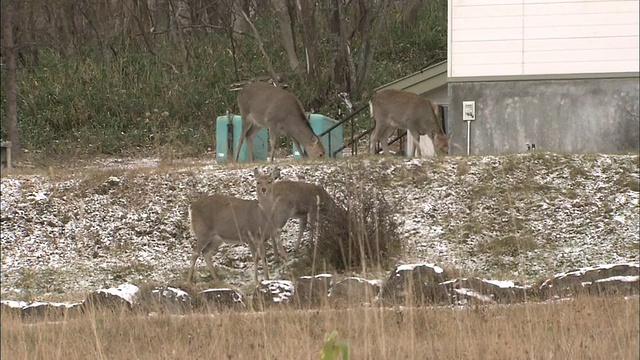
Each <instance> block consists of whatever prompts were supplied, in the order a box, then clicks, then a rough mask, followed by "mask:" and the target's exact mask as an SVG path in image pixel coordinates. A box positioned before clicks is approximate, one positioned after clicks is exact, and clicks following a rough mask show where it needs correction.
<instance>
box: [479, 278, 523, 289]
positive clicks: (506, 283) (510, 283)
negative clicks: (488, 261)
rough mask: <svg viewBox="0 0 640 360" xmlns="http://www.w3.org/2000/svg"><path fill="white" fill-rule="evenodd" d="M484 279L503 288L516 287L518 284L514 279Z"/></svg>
mask: <svg viewBox="0 0 640 360" xmlns="http://www.w3.org/2000/svg"><path fill="white" fill-rule="evenodd" d="M482 281H484V282H486V283H489V284H492V285H495V286H497V287H500V288H503V289H509V288H514V287H516V284H515V283H514V282H513V281H504V280H489V279H482Z"/></svg>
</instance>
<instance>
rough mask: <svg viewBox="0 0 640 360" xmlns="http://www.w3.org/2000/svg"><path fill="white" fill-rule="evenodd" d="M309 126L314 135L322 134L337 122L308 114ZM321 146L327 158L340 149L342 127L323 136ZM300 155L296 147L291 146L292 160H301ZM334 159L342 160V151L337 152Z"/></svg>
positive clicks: (318, 115)
mask: <svg viewBox="0 0 640 360" xmlns="http://www.w3.org/2000/svg"><path fill="white" fill-rule="evenodd" d="M308 119H309V125H311V129H313V132H314V133H315V134H316V135H319V134H322V133H323V132H324V131H326V130H327V129H329V128H331V127H332V126H334V125H335V124H336V123H337V121H335V120H333V119H332V118H330V117H327V116H324V115H322V114H309V115H308ZM321 140H322V145H324V149H325V151H326V156H327V157H333V152H334V151H335V150H336V149H338V148H340V147H342V145H343V144H342V125H340V126H338V127H336V128H335V129H333V130H331V132H329V133H328V134H326V135H324V136H323V137H322V138H321ZM301 157H302V156H301V154H300V151H299V149H298V148H297V147H296V145H295V144H294V145H293V158H294V159H299V158H301ZM335 157H336V158H342V151H339V152H338V153H337V154H336V156H335Z"/></svg>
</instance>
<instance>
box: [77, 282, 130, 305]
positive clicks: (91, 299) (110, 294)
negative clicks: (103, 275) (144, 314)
mask: <svg viewBox="0 0 640 360" xmlns="http://www.w3.org/2000/svg"><path fill="white" fill-rule="evenodd" d="M139 292H140V289H139V288H138V287H137V286H135V285H132V284H122V285H120V286H118V287H117V288H109V289H100V290H98V291H96V292H93V293H91V294H89V295H88V296H87V298H86V299H85V300H84V302H83V303H82V307H83V310H90V309H92V308H95V309H109V310H124V309H127V310H132V309H133V307H134V306H135V305H137V304H138V293H139Z"/></svg>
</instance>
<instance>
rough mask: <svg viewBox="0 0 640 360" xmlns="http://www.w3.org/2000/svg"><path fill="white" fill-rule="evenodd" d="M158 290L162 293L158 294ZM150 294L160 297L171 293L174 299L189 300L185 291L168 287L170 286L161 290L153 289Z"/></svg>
mask: <svg viewBox="0 0 640 360" xmlns="http://www.w3.org/2000/svg"><path fill="white" fill-rule="evenodd" d="M160 290H162V293H160ZM151 293H152V294H160V295H162V296H168V295H169V294H170V293H173V294H174V295H175V297H176V298H183V299H188V298H189V294H188V293H187V292H186V291H184V290H181V289H178V288H174V287H170V286H167V287H166V288H162V289H155V290H153V291H151Z"/></svg>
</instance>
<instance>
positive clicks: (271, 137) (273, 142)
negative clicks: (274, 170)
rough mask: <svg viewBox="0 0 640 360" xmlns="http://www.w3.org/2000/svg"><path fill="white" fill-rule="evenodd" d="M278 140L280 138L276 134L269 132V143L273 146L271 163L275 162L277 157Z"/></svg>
mask: <svg viewBox="0 0 640 360" xmlns="http://www.w3.org/2000/svg"><path fill="white" fill-rule="evenodd" d="M277 140H278V136H277V135H276V133H275V132H273V131H271V130H269V143H270V145H271V162H273V158H274V157H275V155H276V141H277Z"/></svg>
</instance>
